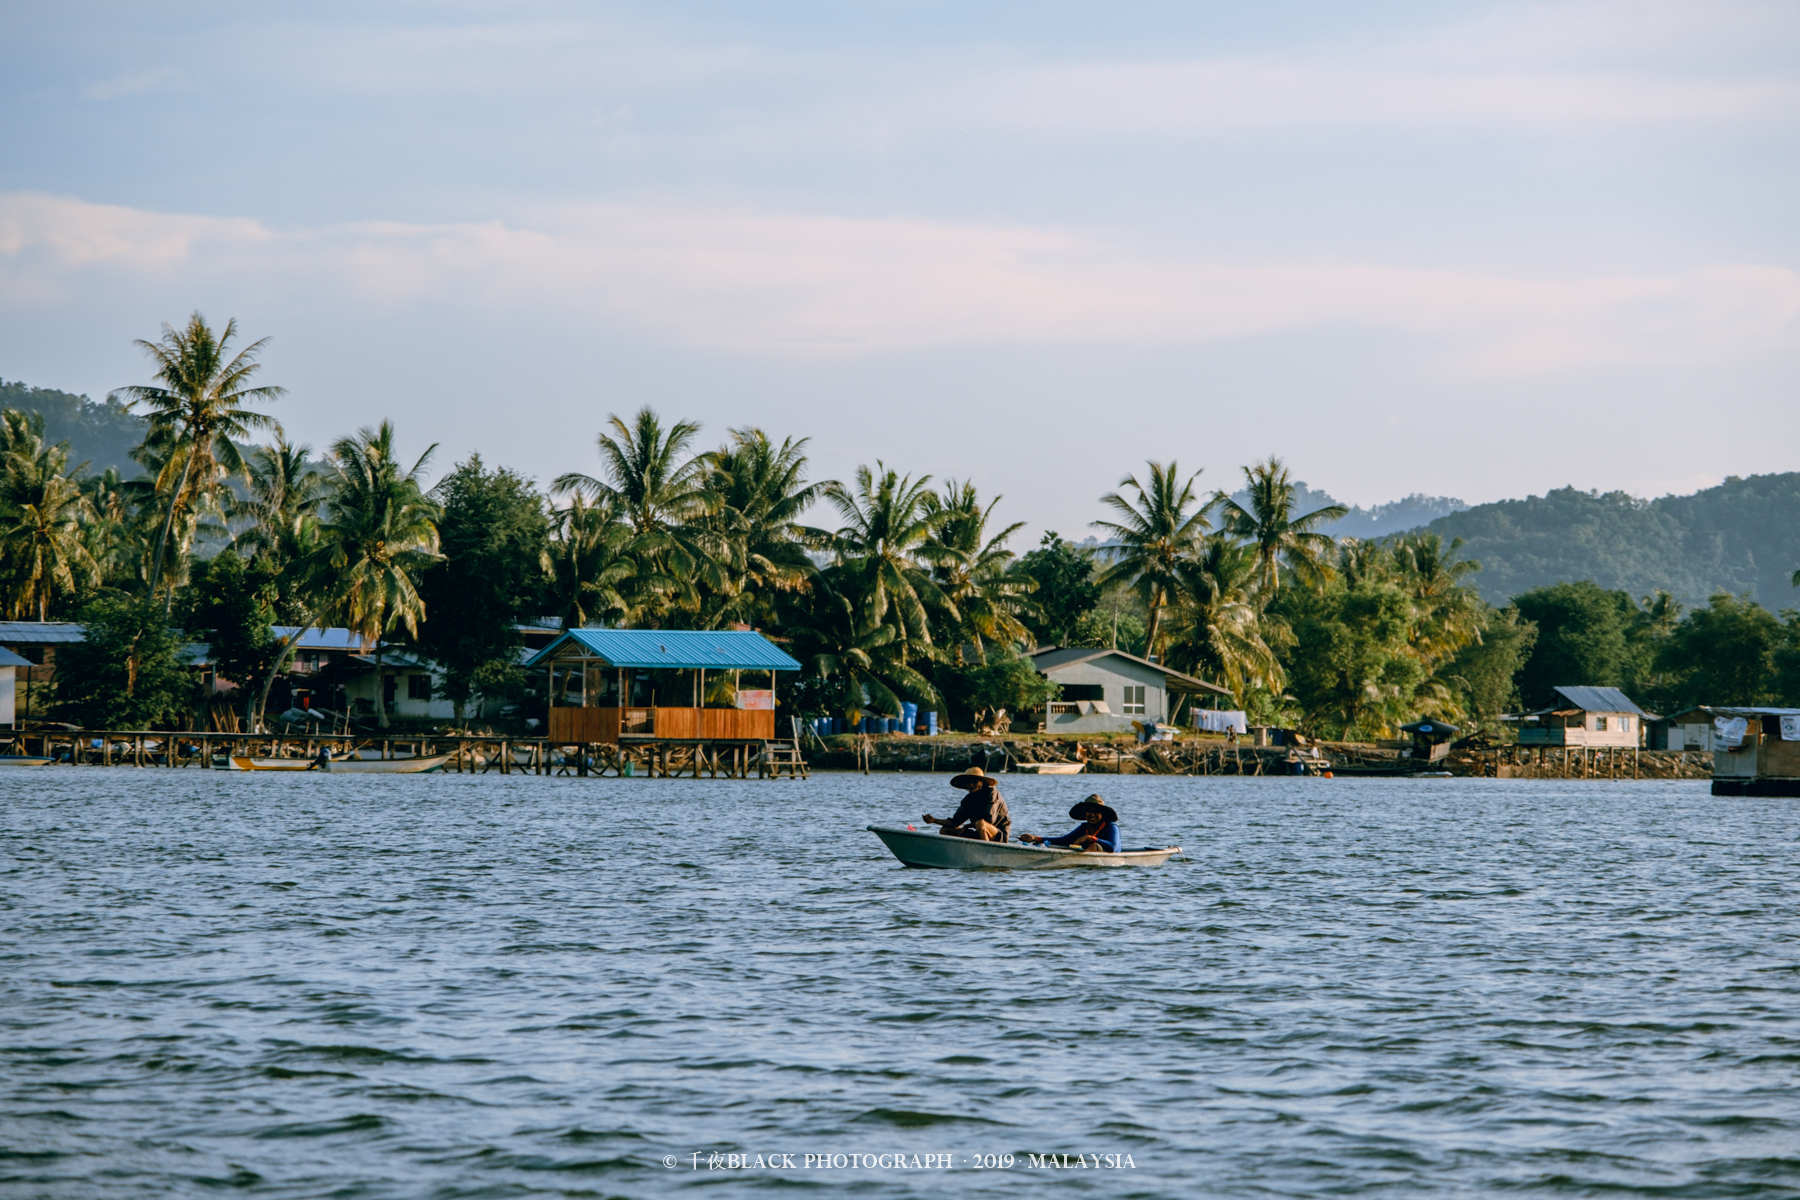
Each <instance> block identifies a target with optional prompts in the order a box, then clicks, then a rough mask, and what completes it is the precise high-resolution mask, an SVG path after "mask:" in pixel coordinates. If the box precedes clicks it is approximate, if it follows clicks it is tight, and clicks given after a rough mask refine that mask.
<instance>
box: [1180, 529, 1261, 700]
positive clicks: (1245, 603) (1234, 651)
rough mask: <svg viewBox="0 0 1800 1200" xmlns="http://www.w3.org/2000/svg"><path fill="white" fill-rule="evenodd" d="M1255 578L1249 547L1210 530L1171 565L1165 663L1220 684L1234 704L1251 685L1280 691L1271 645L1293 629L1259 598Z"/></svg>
mask: <svg viewBox="0 0 1800 1200" xmlns="http://www.w3.org/2000/svg"><path fill="white" fill-rule="evenodd" d="M1258 582H1259V570H1258V563H1257V559H1256V555H1255V553H1254V552H1253V551H1252V550H1251V549H1250V547H1248V546H1244V545H1240V544H1238V543H1236V542H1233V541H1231V540H1230V539H1228V538H1225V537H1221V536H1218V535H1214V536H1212V537H1209V538H1207V539H1206V540H1205V542H1204V543H1203V545H1202V547H1201V550H1200V553H1199V555H1198V556H1197V557H1195V558H1190V559H1182V560H1181V561H1179V562H1177V563H1176V564H1175V568H1174V577H1173V581H1172V587H1171V588H1170V593H1169V605H1168V625H1167V629H1168V639H1169V644H1168V653H1167V660H1168V663H1169V665H1170V666H1172V667H1174V668H1175V669H1176V670H1178V671H1186V672H1188V673H1189V674H1191V675H1198V676H1200V677H1201V678H1203V679H1210V680H1214V681H1217V682H1220V683H1223V684H1224V685H1225V686H1226V687H1228V688H1230V689H1231V691H1232V694H1233V695H1234V696H1236V697H1237V702H1238V704H1239V705H1240V706H1241V705H1242V704H1243V701H1244V695H1245V693H1246V692H1248V691H1250V690H1251V689H1253V688H1258V687H1261V688H1266V689H1268V690H1269V691H1271V692H1274V693H1277V694H1279V693H1280V691H1281V688H1282V687H1283V685H1284V684H1285V682H1286V675H1285V672H1283V670H1282V668H1281V660H1280V658H1279V657H1278V656H1277V654H1276V649H1275V647H1277V646H1280V645H1283V644H1285V643H1286V642H1288V641H1290V640H1291V635H1289V634H1288V632H1287V628H1286V626H1285V625H1284V624H1282V622H1281V621H1280V619H1279V618H1278V617H1275V616H1273V615H1270V614H1265V613H1264V612H1263V611H1262V610H1261V608H1260V606H1259V605H1258V604H1257V602H1256V589H1257V586H1258Z"/></svg>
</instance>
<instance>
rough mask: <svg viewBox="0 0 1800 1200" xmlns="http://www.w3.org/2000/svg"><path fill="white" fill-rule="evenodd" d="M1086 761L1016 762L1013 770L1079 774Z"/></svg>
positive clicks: (1033, 772)
mask: <svg viewBox="0 0 1800 1200" xmlns="http://www.w3.org/2000/svg"><path fill="white" fill-rule="evenodd" d="M1086 767H1087V764H1086V763H1078V762H1076V763H1014V764H1013V770H1014V771H1017V772H1018V773H1019V774H1021V775H1079V774H1081V772H1082V771H1083V770H1084V769H1086Z"/></svg>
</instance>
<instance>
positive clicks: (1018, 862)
mask: <svg viewBox="0 0 1800 1200" xmlns="http://www.w3.org/2000/svg"><path fill="white" fill-rule="evenodd" d="M869 832H870V833H873V834H874V835H875V836H876V837H878V838H880V839H881V841H882V844H883V845H885V846H886V847H887V848H888V849H889V850H891V851H893V854H894V857H895V858H897V859H899V860H900V861H901V862H903V863H905V864H906V865H907V866H909V867H940V868H944V869H948V870H960V871H992V870H1013V871H1045V870H1054V869H1057V868H1060V867H1160V866H1161V865H1162V864H1163V863H1166V862H1168V861H1169V860H1170V859H1171V858H1173V857H1175V856H1176V855H1177V854H1180V853H1181V847H1180V846H1164V847H1163V848H1161V849H1160V850H1159V849H1150V848H1145V849H1139V850H1121V851H1119V852H1118V853H1117V854H1113V853H1110V852H1108V851H1104V850H1065V849H1063V848H1062V847H1061V846H1027V845H1025V844H1024V843H1022V842H978V841H976V840H975V839H974V838H960V837H945V836H944V835H943V834H941V833H935V832H934V833H924V832H921V831H920V830H917V829H907V828H904V827H902V826H897V825H871V826H869Z"/></svg>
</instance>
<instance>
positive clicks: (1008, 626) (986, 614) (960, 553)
mask: <svg viewBox="0 0 1800 1200" xmlns="http://www.w3.org/2000/svg"><path fill="white" fill-rule="evenodd" d="M1000 500H1001V497H999V496H995V497H994V499H993V501H992V502H991V503H989V504H988V505H987V507H985V508H983V507H982V505H981V500H980V498H979V496H977V494H976V492H975V485H974V484H973V483H960V484H959V483H957V482H956V481H955V480H951V481H950V482H949V483H948V484H946V485H945V487H944V490H943V493H942V494H941V495H939V494H936V493H927V494H926V497H925V510H926V512H927V513H932V514H937V515H940V516H941V517H942V523H941V524H940V525H939V526H938V528H937V530H936V532H934V533H933V534H932V535H931V536H930V538H929V539H928V540H927V542H926V545H927V546H928V547H929V548H930V550H931V552H932V555H933V560H934V562H935V564H936V565H935V566H933V567H932V571H931V577H932V579H933V580H934V581H935V582H936V583H937V585H938V587H939V588H941V589H942V590H943V593H944V595H945V596H947V597H949V599H950V602H951V603H953V604H955V605H956V607H957V610H958V611H959V612H961V613H962V630H961V633H962V638H963V640H965V641H966V642H968V643H969V644H970V645H971V646H972V647H973V649H974V651H975V661H976V662H985V661H986V653H987V651H986V645H985V643H986V642H987V641H990V640H993V641H1001V642H1010V643H1019V642H1028V641H1030V640H1031V631H1030V630H1029V629H1027V628H1026V627H1025V624H1024V622H1023V621H1021V620H1020V619H1019V617H1020V615H1021V614H1032V615H1035V613H1036V611H1037V609H1036V607H1035V606H1034V605H1033V604H1032V603H1031V601H1030V599H1028V598H1027V597H1028V595H1029V593H1030V592H1031V591H1033V590H1034V589H1035V588H1036V586H1037V583H1036V581H1035V580H1033V579H1032V578H1031V577H1030V576H1028V575H1022V574H1019V573H1016V572H1011V573H1009V571H1010V568H1011V566H1012V563H1013V559H1014V557H1015V556H1014V554H1013V552H1012V551H1010V550H1008V549H1006V543H1007V541H1008V539H1010V538H1011V537H1012V535H1013V534H1015V533H1017V532H1018V531H1019V530H1021V529H1023V528H1024V527H1025V522H1023V521H1016V522H1014V523H1013V524H1011V525H1008V526H1007V527H1006V528H1005V529H1002V530H1000V531H999V532H998V533H996V534H993V535H992V536H989V535H988V532H987V528H988V521H989V520H990V519H991V518H992V517H993V515H994V509H995V508H997V507H998V506H999V504H1000Z"/></svg>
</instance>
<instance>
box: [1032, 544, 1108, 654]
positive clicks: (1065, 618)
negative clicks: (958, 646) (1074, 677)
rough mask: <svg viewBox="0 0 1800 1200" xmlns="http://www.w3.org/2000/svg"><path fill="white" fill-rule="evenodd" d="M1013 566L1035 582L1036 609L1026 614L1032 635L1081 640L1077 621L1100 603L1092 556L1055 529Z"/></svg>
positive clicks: (1045, 640) (1055, 642)
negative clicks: (1076, 633)
mask: <svg viewBox="0 0 1800 1200" xmlns="http://www.w3.org/2000/svg"><path fill="white" fill-rule="evenodd" d="M1013 569H1014V570H1015V571H1017V572H1018V573H1019V574H1021V575H1024V576H1026V577H1027V578H1029V579H1030V580H1031V583H1032V585H1033V586H1032V591H1031V597H1032V600H1033V602H1034V611H1033V612H1031V613H1029V614H1027V615H1026V616H1025V618H1024V620H1025V624H1026V627H1027V628H1029V629H1030V630H1031V634H1032V637H1034V638H1035V639H1036V640H1037V641H1038V642H1039V643H1040V644H1042V645H1046V646H1071V645H1078V644H1081V643H1078V642H1077V641H1076V640H1075V630H1076V625H1077V624H1078V623H1079V622H1080V621H1081V619H1082V618H1083V617H1085V616H1086V615H1088V614H1089V613H1091V612H1093V611H1094V609H1095V608H1097V607H1098V606H1099V604H1100V585H1099V584H1097V583H1095V582H1094V560H1093V556H1092V555H1091V554H1090V553H1088V552H1087V551H1084V550H1081V549H1079V548H1077V547H1075V546H1072V545H1070V544H1069V543H1068V542H1065V541H1064V540H1063V539H1062V538H1061V537H1060V536H1058V535H1057V533H1056V532H1055V531H1054V530H1052V531H1051V532H1049V533H1046V534H1045V535H1044V537H1043V541H1042V542H1041V543H1040V544H1039V545H1038V548H1037V549H1036V550H1032V551H1030V552H1028V553H1026V554H1024V555H1022V556H1020V558H1019V561H1018V564H1017V565H1016V566H1015V567H1014V568H1013Z"/></svg>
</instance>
